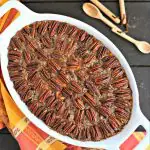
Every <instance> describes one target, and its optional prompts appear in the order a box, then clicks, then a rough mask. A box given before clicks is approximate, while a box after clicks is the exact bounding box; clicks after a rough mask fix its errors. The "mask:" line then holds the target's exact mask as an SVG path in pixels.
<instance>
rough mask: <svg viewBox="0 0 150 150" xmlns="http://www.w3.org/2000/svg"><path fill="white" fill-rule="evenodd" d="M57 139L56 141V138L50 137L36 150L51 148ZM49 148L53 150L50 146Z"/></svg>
mask: <svg viewBox="0 0 150 150" xmlns="http://www.w3.org/2000/svg"><path fill="white" fill-rule="evenodd" d="M55 141H56V139H54V138H52V137H48V138H46V139H45V140H44V141H42V142H41V143H40V144H39V145H38V147H37V148H36V150H47V149H48V148H49V146H50V145H51V144H52V143H54V142H55ZM49 150H52V149H51V148H50V149H49Z"/></svg>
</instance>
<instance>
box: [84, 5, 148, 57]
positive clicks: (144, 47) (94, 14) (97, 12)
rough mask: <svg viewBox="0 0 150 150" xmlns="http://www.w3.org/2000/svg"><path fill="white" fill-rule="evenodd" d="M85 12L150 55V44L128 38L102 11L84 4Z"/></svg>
mask: <svg viewBox="0 0 150 150" xmlns="http://www.w3.org/2000/svg"><path fill="white" fill-rule="evenodd" d="M83 11H84V12H85V13H86V14H87V15H88V16H90V17H92V18H96V19H100V20H102V21H103V22H104V23H105V24H107V25H108V26H109V27H111V29H112V32H114V33H116V34H117V35H119V36H121V37H122V38H124V39H126V40H128V41H129V42H131V43H133V44H135V46H136V47H137V48H138V49H139V50H140V51H141V52H142V53H145V54H146V53H150V44H149V43H147V42H145V41H138V40H135V39H133V38H132V37H130V36H128V35H127V34H126V33H124V32H123V31H122V30H121V29H120V28H118V27H117V26H116V25H114V24H113V23H112V22H111V21H109V20H108V19H107V18H105V17H104V16H103V15H102V13H101V12H100V10H99V9H98V8H97V7H96V6H95V5H93V4H92V3H84V4H83Z"/></svg>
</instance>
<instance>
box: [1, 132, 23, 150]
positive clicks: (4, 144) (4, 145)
mask: <svg viewBox="0 0 150 150" xmlns="http://www.w3.org/2000/svg"><path fill="white" fill-rule="evenodd" d="M0 150H20V148H19V145H18V143H17V141H16V140H15V139H14V138H13V137H12V136H11V135H10V134H1V135H0Z"/></svg>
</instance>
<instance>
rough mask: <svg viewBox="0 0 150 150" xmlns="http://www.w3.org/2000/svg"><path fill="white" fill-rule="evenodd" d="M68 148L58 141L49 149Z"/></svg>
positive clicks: (61, 149)
mask: <svg viewBox="0 0 150 150" xmlns="http://www.w3.org/2000/svg"><path fill="white" fill-rule="evenodd" d="M66 148H67V146H66V145H64V144H63V143H61V142H59V141H56V142H54V143H52V144H51V145H50V146H49V148H48V150H51V149H52V150H56V149H59V150H64V149H66Z"/></svg>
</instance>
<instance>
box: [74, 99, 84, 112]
mask: <svg viewBox="0 0 150 150" xmlns="http://www.w3.org/2000/svg"><path fill="white" fill-rule="evenodd" d="M74 104H75V106H76V107H77V108H78V109H80V110H83V109H84V108H85V106H84V103H83V101H82V99H81V98H76V99H75V100H74Z"/></svg>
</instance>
